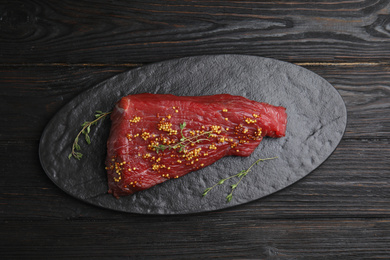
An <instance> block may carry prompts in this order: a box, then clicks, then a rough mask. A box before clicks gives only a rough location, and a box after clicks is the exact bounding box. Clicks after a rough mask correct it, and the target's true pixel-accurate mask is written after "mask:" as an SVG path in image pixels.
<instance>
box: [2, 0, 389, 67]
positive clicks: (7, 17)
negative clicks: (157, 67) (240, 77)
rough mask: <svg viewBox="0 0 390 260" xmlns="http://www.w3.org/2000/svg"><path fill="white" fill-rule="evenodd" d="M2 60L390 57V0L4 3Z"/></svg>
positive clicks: (123, 61) (124, 61) (120, 61)
mask: <svg viewBox="0 0 390 260" xmlns="http://www.w3.org/2000/svg"><path fill="white" fill-rule="evenodd" d="M0 10H1V13H0V15H1V19H0V30H1V41H0V57H1V58H0V63H7V64H26V63H29V64H34V63H36V64H41V63H77V64H83V63H89V64H90V63H96V64H101V63H104V64H127V63H148V62H156V61H161V60H167V59H171V58H177V57H183V56H193V55H204V54H220V53H223V54H226V53H234V54H254V55H260V56H265V57H272V58H277V59H281V60H286V61H295V62H307V61H315V62H326V61H327V62H335V61H341V62H346V61H349V62H354V61H375V62H382V61H383V60H389V58H390V37H389V36H390V31H389V29H388V27H389V24H390V22H389V21H390V20H389V16H388V14H389V12H390V3H389V2H388V0H377V1H371V0H352V1H343V2H339V1H331V2H329V1H320V2H318V1H316V2H315V3H313V2H308V1H306V0H297V1H293V2H291V1H287V2H283V1H282V2H278V3H274V2H272V1H271V2H267V1H196V2H191V1H167V2H165V3H163V4H162V3H161V2H160V1H156V0H148V1H130V2H126V1H120V2H111V1H104V0H94V1H78V2H72V4H69V3H68V2H67V1H61V2H47V1H22V2H18V1H11V2H9V1H8V2H7V1H3V2H2V3H0Z"/></svg>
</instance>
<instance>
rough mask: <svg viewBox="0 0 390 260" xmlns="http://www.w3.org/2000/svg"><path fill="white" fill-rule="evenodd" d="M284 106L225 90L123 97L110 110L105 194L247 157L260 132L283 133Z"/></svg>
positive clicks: (129, 190) (127, 192)
mask: <svg viewBox="0 0 390 260" xmlns="http://www.w3.org/2000/svg"><path fill="white" fill-rule="evenodd" d="M285 110H286V109H285V108H284V107H275V106H272V105H270V104H266V103H259V102H256V101H252V100H249V99H247V98H244V97H241V96H232V95H228V94H220V95H213V96H198V97H183V96H174V95H169V94H146V93H145V94H137V95H130V96H126V97H123V98H122V99H121V100H120V101H119V102H118V103H117V104H116V106H115V108H114V110H113V112H112V114H111V121H112V125H111V130H110V136H109V139H108V142H107V159H106V170H107V175H108V186H109V193H111V194H113V195H114V196H115V197H120V196H125V195H130V194H133V193H134V192H137V191H141V190H145V189H148V188H150V187H152V186H154V185H156V184H159V183H162V182H164V181H166V180H169V179H174V178H179V177H181V176H183V175H185V174H187V173H189V172H192V171H196V170H198V169H201V168H203V167H206V166H208V165H210V164H212V163H214V162H215V161H217V160H219V159H221V158H222V157H224V156H229V155H238V156H249V155H250V154H251V153H252V152H253V151H254V150H255V148H256V147H257V146H258V145H259V143H260V142H261V140H262V139H263V137H264V136H269V137H276V138H277V137H283V136H284V135H285V131H286V124H287V114H286V111H285Z"/></svg>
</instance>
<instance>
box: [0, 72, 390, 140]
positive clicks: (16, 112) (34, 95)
mask: <svg viewBox="0 0 390 260" xmlns="http://www.w3.org/2000/svg"><path fill="white" fill-rule="evenodd" d="M306 68H308V69H309V70H311V71H313V72H315V73H317V74H319V75H320V76H322V77H324V78H325V79H326V80H328V81H329V82H330V83H331V84H332V85H333V86H334V87H335V88H336V89H337V90H338V91H339V93H340V94H341V96H342V98H343V99H344V101H345V103H346V106H347V111H348V123H347V129H346V133H345V138H389V134H388V133H389V132H390V116H389V113H388V109H389V108H390V83H389V82H390V66H380V67H377V66H306ZM128 69H130V68H129V67H117V66H114V67H104V66H103V67H100V66H97V67H94V66H74V67H64V66H39V67H29V66H16V67H14V66H11V67H7V66H3V67H0V86H1V88H0V95H1V98H2V102H0V108H1V111H3V112H2V113H3V116H2V117H0V122H1V124H0V130H1V133H2V135H1V136H0V140H9V139H13V140H15V139H20V138H22V139H34V140H37V139H39V138H40V135H41V133H42V131H43V129H44V127H45V125H46V124H47V123H48V121H49V120H50V118H51V117H53V116H54V114H55V112H56V111H58V110H59V109H60V108H61V107H62V106H63V105H64V104H66V103H67V102H69V101H70V100H71V99H72V98H74V97H75V96H76V95H77V94H78V93H81V92H82V91H83V90H86V89H88V88H90V87H93V86H95V85H96V84H98V83H100V82H101V81H103V80H105V79H108V78H109V77H112V76H114V75H116V74H118V73H121V72H124V71H126V70H128ZM86 102H88V101H87V100H86ZM6 115H8V116H6ZM86 120H87V119H86ZM31 125H34V126H35V128H34V129H33V130H32V129H31V128H30V126H31ZM16 133H17V134H16Z"/></svg>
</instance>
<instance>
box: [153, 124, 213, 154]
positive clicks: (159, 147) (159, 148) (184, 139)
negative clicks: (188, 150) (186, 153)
mask: <svg viewBox="0 0 390 260" xmlns="http://www.w3.org/2000/svg"><path fill="white" fill-rule="evenodd" d="M186 125H187V123H186V122H183V123H181V124H180V134H181V138H180V142H179V143H177V144H175V145H164V144H160V145H157V146H155V147H154V148H155V149H156V153H158V152H159V151H164V150H165V149H169V150H170V149H177V148H179V147H180V149H179V153H180V152H182V151H183V150H184V149H185V147H186V146H187V145H189V144H196V143H200V142H201V141H207V140H209V139H208V138H210V136H211V134H212V132H213V131H207V132H203V133H201V134H198V135H195V136H192V137H190V138H188V137H185V136H184V134H183V129H184V128H185V127H186ZM205 135H207V139H206V138H200V137H201V136H205Z"/></svg>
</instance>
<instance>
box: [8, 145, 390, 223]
mask: <svg viewBox="0 0 390 260" xmlns="http://www.w3.org/2000/svg"><path fill="white" fill-rule="evenodd" d="M389 142H390V140H388V139H387V140H386V139H379V140H374V141H370V140H368V141H362V140H354V139H351V140H344V141H342V142H341V143H340V145H339V147H338V148H337V149H336V151H335V152H334V153H333V155H332V156H331V157H330V158H329V159H328V160H327V161H325V163H323V164H322V165H321V166H320V167H319V168H318V169H317V170H315V171H314V172H312V173H311V174H310V175H308V176H307V177H305V178H304V179H302V180H301V181H299V182H297V183H295V184H293V185H292V186H290V187H288V188H286V189H284V190H282V191H280V192H277V193H275V194H273V195H271V196H268V197H266V198H264V199H261V200H257V201H254V202H252V203H249V204H246V205H242V206H238V207H234V208H231V209H227V210H224V211H223V214H227V215H230V216H231V217H232V219H242V220H243V219H245V218H246V217H245V215H246V214H248V215H247V216H252V215H253V214H254V215H256V216H257V218H259V219H270V218H272V219H306V218H329V217H340V218H345V217H354V218H363V217H371V218H373V217H381V218H383V217H387V218H390V208H389V205H390V193H389V188H390V167H389V166H390V164H389V161H390V146H389ZM0 156H1V158H7V160H5V161H3V163H2V165H1V172H3V173H7V175H6V178H2V179H1V180H0V191H1V192H0V211H1V219H3V220H26V219H30V220H33V219H35V220H38V219H64V218H66V219H68V218H70V219H79V218H86V219H89V218H93V219H95V220H96V219H122V220H123V219H126V218H127V217H128V215H129V214H118V213H116V212H112V211H109V210H104V209H100V208H97V207H95V206H91V205H88V204H85V203H83V202H81V201H79V200H77V199H74V198H72V197H71V196H69V195H67V194H66V193H64V192H63V191H61V190H60V189H59V188H57V187H56V186H55V185H54V184H53V183H52V182H51V181H50V180H49V178H48V177H47V176H46V175H45V173H44V171H43V169H42V168H41V166H40V164H39V158H38V142H36V141H20V142H1V143H0ZM20 160H22V161H21V162H20ZM368 162H375V163H368ZM70 163H72V162H70ZM26 165H28V168H26ZM194 174H196V173H194ZM260 174H261V173H260ZM202 192H203V190H200V191H199V196H201V193H202ZM216 192H218V191H216ZM224 197H225V196H224V195H223V194H221V201H224ZM205 199H207V197H205ZM249 213H250V214H249ZM210 214H212V213H210ZM130 216H133V215H130Z"/></svg>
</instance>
